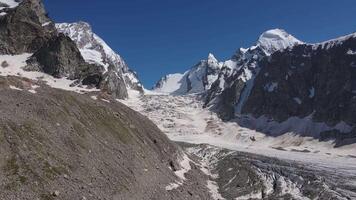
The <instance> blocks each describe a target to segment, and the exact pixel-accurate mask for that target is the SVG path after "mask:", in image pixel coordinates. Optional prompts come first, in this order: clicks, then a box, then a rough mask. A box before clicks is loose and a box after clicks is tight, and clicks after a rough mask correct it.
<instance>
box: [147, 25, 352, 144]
mask: <svg viewBox="0 0 356 200" xmlns="http://www.w3.org/2000/svg"><path fill="white" fill-rule="evenodd" d="M355 41H356V35H355V34H350V35H347V36H343V37H340V38H337V39H333V40H330V41H326V42H322V43H317V44H307V43H304V42H302V41H300V40H298V39H296V38H295V37H294V36H292V35H290V34H288V33H287V32H286V31H284V30H281V29H272V30H268V31H266V32H264V33H263V34H262V35H261V36H260V37H259V39H258V40H257V42H256V44H255V45H253V46H251V47H249V48H247V49H244V48H240V49H239V50H238V51H237V52H236V53H235V54H234V55H233V56H232V57H231V59H229V60H227V61H222V62H219V61H217V60H216V58H215V57H214V56H213V55H212V54H209V56H208V58H207V59H206V60H202V61H200V62H199V63H198V64H197V65H195V66H193V67H192V68H191V69H190V70H188V71H187V72H185V73H184V74H173V75H167V76H165V77H163V78H162V79H161V80H159V81H158V83H157V84H156V85H155V86H154V88H153V90H154V91H156V92H162V93H168V94H172V95H187V94H198V95H200V96H201V98H202V101H204V106H205V107H206V108H208V109H210V110H212V111H214V112H217V113H218V114H219V116H220V117H221V118H222V119H224V120H233V119H236V118H239V119H241V120H239V123H240V124H241V125H242V124H243V125H245V126H249V125H248V124H251V123H253V122H254V123H256V122H259V123H260V124H261V125H260V126H258V128H259V129H265V130H267V131H266V132H267V133H268V134H271V135H276V134H277V135H278V134H283V133H286V132H288V131H295V129H296V128H297V127H301V126H302V127H304V131H302V132H300V134H302V135H305V136H313V137H315V138H319V139H321V140H329V139H330V140H335V139H336V140H337V141H338V142H337V143H338V145H342V144H350V143H354V142H355V136H356V135H355V131H354V126H355V121H354V117H353V114H352V113H354V112H355V103H356V102H355V92H354V91H355V83H354V80H355V77H354V76H355V75H356V72H355V66H354V65H355V58H356V57H355V56H356V54H355V53H354V52H355ZM293 119H297V120H298V122H297V123H295V122H293V125H289V127H287V128H284V130H282V131H279V130H276V131H271V130H269V131H268V129H270V125H271V122H272V121H273V122H277V123H288V122H291V121H292V120H293ZM320 123H325V124H324V125H325V127H328V128H320Z"/></svg>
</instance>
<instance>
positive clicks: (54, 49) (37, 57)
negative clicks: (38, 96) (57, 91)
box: [28, 34, 103, 85]
mask: <svg viewBox="0 0 356 200" xmlns="http://www.w3.org/2000/svg"><path fill="white" fill-rule="evenodd" d="M28 63H29V67H28V69H31V70H36V68H37V70H38V71H42V72H45V73H47V74H49V75H52V76H54V77H56V78H63V77H66V78H68V79H71V80H75V79H84V78H87V77H88V76H92V75H93V74H97V75H98V76H101V73H102V71H103V69H101V67H100V66H96V65H94V64H88V63H86V62H85V61H84V59H83V57H82V56H81V54H80V52H79V50H78V48H77V46H76V44H75V43H74V42H73V41H72V40H71V39H70V38H69V37H67V36H65V35H63V34H59V35H57V36H55V37H53V38H51V39H50V40H49V41H48V42H47V43H46V44H44V45H43V46H42V47H41V48H40V49H39V50H37V51H36V52H35V53H34V54H33V56H32V57H31V58H30V60H29V61H28ZM99 80H100V79H99ZM90 83H91V84H93V82H92V81H91V82H90ZM98 84H99V82H98V83H95V84H94V85H98Z"/></svg>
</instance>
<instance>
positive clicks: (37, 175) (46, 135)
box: [0, 77, 210, 200]
mask: <svg viewBox="0 0 356 200" xmlns="http://www.w3.org/2000/svg"><path fill="white" fill-rule="evenodd" d="M0 92H1V95H0V102H1V103H0V110H1V114H0V152H1V153H0V199H24V200H25V199H26V200H33V199H41V200H42V199H43V200H45V199H46V200H47V199H68V200H69V199H114V200H115V199H117V200H121V199H137V200H138V199H182V200H183V199H187V200H188V199H210V197H209V193H208V191H207V190H206V186H205V182H206V180H204V179H205V177H204V174H202V172H201V171H199V170H197V168H196V167H195V165H194V163H193V161H191V160H190V159H189V158H188V157H187V155H185V154H184V153H183V152H182V151H181V150H180V149H179V148H178V147H177V146H176V145H174V144H173V143H171V142H170V141H169V140H168V138H167V137H166V136H164V135H163V134H162V133H161V131H160V130H159V129H158V128H157V127H156V126H155V125H154V124H153V123H152V122H150V121H149V120H147V119H146V118H145V117H143V116H142V115H140V114H138V113H136V112H134V111H133V110H131V109H129V108H127V107H126V106H123V105H122V104H120V103H118V102H116V101H112V102H106V101H103V100H101V99H100V97H99V96H98V97H97V98H95V99H96V100H93V99H91V98H90V96H89V95H81V94H77V93H74V92H68V91H64V90H58V89H53V88H51V87H48V86H46V85H45V84H43V83H41V82H40V81H32V80H29V79H25V78H18V77H7V78H4V77H0ZM90 95H98V94H97V93H92V94H90ZM192 185H194V187H191V186H192Z"/></svg>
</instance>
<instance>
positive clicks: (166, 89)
mask: <svg viewBox="0 0 356 200" xmlns="http://www.w3.org/2000/svg"><path fill="white" fill-rule="evenodd" d="M221 67H222V63H219V62H218V60H217V59H216V58H215V56H214V55H213V54H211V53H210V54H209V55H208V58H207V59H206V60H201V61H200V62H199V63H198V64H196V65H195V66H193V67H192V68H191V69H190V70H189V71H187V72H185V73H184V74H179V73H177V74H169V75H166V76H164V77H163V78H161V80H159V81H158V82H157V83H156V85H155V86H154V87H153V91H155V92H161V93H168V94H174V95H181V94H197V93H202V92H205V91H206V90H208V89H210V87H211V85H212V84H213V82H214V81H216V79H217V77H218V74H219V70H220V69H221Z"/></svg>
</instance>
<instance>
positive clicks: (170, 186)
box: [166, 183, 181, 191]
mask: <svg viewBox="0 0 356 200" xmlns="http://www.w3.org/2000/svg"><path fill="white" fill-rule="evenodd" d="M179 186H181V184H180V183H170V184H169V185H167V186H166V190H167V191H171V190H174V189H177V188H178V187H179Z"/></svg>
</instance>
